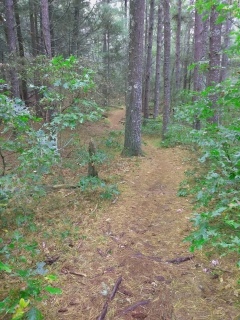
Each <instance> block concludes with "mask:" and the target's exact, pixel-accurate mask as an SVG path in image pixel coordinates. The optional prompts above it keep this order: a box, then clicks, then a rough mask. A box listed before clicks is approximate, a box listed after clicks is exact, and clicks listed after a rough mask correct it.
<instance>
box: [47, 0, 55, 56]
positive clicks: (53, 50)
mask: <svg viewBox="0 0 240 320" xmlns="http://www.w3.org/2000/svg"><path fill="white" fill-rule="evenodd" d="M53 1H54V0H49V4H48V6H49V26H50V39H51V54H52V57H54V56H55V49H56V44H55V36H54V23H53V12H54V7H53Z"/></svg>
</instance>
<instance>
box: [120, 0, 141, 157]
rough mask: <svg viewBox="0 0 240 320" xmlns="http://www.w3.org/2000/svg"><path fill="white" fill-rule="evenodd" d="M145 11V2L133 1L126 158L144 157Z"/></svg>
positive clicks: (131, 8)
mask: <svg viewBox="0 0 240 320" xmlns="http://www.w3.org/2000/svg"><path fill="white" fill-rule="evenodd" d="M144 9H145V0H132V1H131V2H130V41H129V74H128V98H127V108H126V123H125V139H124V149H123V152H122V154H123V155H126V156H139V155H142V149H141V110H142V73H143V33H144V23H143V22H144Z"/></svg>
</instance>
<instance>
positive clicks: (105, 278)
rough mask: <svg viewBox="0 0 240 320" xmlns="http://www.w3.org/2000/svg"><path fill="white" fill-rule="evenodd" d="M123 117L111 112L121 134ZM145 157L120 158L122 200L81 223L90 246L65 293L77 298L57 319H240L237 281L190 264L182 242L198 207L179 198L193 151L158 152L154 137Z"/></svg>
mask: <svg viewBox="0 0 240 320" xmlns="http://www.w3.org/2000/svg"><path fill="white" fill-rule="evenodd" d="M123 117H124V110H117V111H115V112H112V113H111V114H110V115H109V118H108V121H109V123H110V125H109V128H110V129H111V130H112V129H114V130H116V129H119V128H122V127H121V126H122V125H121V124H120V123H119V121H120V120H121V119H122V118H123ZM144 151H145V153H146V156H145V157H142V158H133V159H122V158H119V160H118V162H116V163H115V165H116V168H117V169H116V168H115V171H114V174H115V175H117V176H118V181H120V184H119V187H120V190H121V194H120V196H118V197H117V198H116V199H115V200H114V201H113V202H112V203H111V205H110V206H109V205H108V206H107V207H98V206H96V207H95V208H92V209H91V210H90V213H89V214H90V215H91V217H92V218H91V220H90V221H91V225H89V220H88V223H87V222H86V223H84V222H83V223H82V224H81V226H80V227H81V229H80V230H81V232H83V233H84V234H87V237H88V241H80V242H79V244H78V255H76V254H75V257H74V258H73V259H72V260H71V261H70V260H69V261H68V264H69V267H68V268H69V269H70V268H71V267H72V266H73V265H74V268H75V270H76V268H77V269H78V273H79V275H78V276H76V275H74V274H68V275H66V278H65V280H64V284H65V287H66V291H68V290H69V292H72V293H73V294H72V295H70V296H67V297H66V296H64V297H63V298H62V300H61V302H58V303H59V306H58V308H60V307H61V308H62V311H61V309H58V317H57V318H55V319H70V320H71V319H80V320H81V319H82V320H92V319H99V320H100V319H108V320H112V319H129V320H130V319H149V320H173V319H176V320H203V319H206V320H225V319H226V320H237V319H240V317H239V314H238V312H237V309H236V307H235V301H236V297H234V292H233V291H234V289H232V288H231V285H230V283H229V281H230V280H229V279H230V278H231V277H230V276H231V275H230V274H229V273H228V272H224V271H221V272H220V273H219V272H216V273H213V272H210V271H211V270H214V266H213V265H211V261H210V260H207V259H206V258H204V256H203V255H201V252H198V253H196V254H195V255H194V257H192V258H191V254H190V253H189V251H188V244H186V243H183V242H182V239H183V238H184V237H185V236H186V235H187V234H188V232H189V227H190V225H189V217H190V212H191V205H190V204H189V201H188V199H186V198H180V197H177V195H176V194H177V190H178V186H179V183H180V182H181V181H182V180H183V178H184V171H185V170H186V169H187V166H188V164H187V162H186V159H187V157H188V154H187V152H185V151H184V150H182V149H181V148H169V149H159V148H156V147H155V146H154V145H153V143H152V141H150V140H147V139H145V141H144ZM111 170H112V168H109V172H107V173H106V174H108V173H109V174H111V173H112V171H111ZM86 256H87V258H86ZM182 258H187V259H186V261H182V260H181V259H182ZM188 258H189V259H188ZM190 258H191V259H190ZM173 262H174V263H173ZM66 265H67V264H65V268H66ZM219 268H220V270H222V269H224V267H223V266H221V265H220V266H219ZM120 277H121V279H122V280H121V284H120V286H119V287H118V288H117V292H116V294H115V296H114V297H113V299H112V300H111V299H109V295H110V293H111V292H112V290H113V287H114V284H116V282H117V280H118V279H120ZM70 287H71V290H70ZM106 301H107V302H108V303H107V304H106ZM104 306H105V309H104ZM131 306H132V307H131ZM129 307H130V308H129ZM64 308H65V309H64ZM59 310H60V311H59ZM104 311H107V313H106V316H105V317H102V318H101V316H100V315H101V313H102V312H103V313H104ZM50 318H51V317H50ZM50 318H49V319H50ZM53 319H54V317H53Z"/></svg>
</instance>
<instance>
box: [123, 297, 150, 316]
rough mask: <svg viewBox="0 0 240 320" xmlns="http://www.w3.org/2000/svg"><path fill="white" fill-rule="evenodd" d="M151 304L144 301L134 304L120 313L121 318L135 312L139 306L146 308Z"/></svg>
mask: <svg viewBox="0 0 240 320" xmlns="http://www.w3.org/2000/svg"><path fill="white" fill-rule="evenodd" d="M149 302H150V300H142V301H138V302H136V303H134V304H133V305H131V306H130V307H128V308H126V309H124V310H123V311H122V312H120V313H119V316H123V315H125V314H127V313H129V312H131V311H134V310H135V309H137V307H139V306H145V305H146V304H148V303H149Z"/></svg>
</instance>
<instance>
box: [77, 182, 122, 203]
mask: <svg viewBox="0 0 240 320" xmlns="http://www.w3.org/2000/svg"><path fill="white" fill-rule="evenodd" d="M79 187H80V189H81V190H82V191H84V192H90V193H91V192H96V191H97V192H98V193H99V195H100V198H102V199H105V200H111V199H112V198H113V197H114V196H117V195H118V194H119V193H120V192H119V191H118V188H117V186H116V185H114V184H110V185H108V184H107V183H106V182H105V181H103V180H102V179H100V178H98V177H83V178H81V179H80V182H79Z"/></svg>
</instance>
